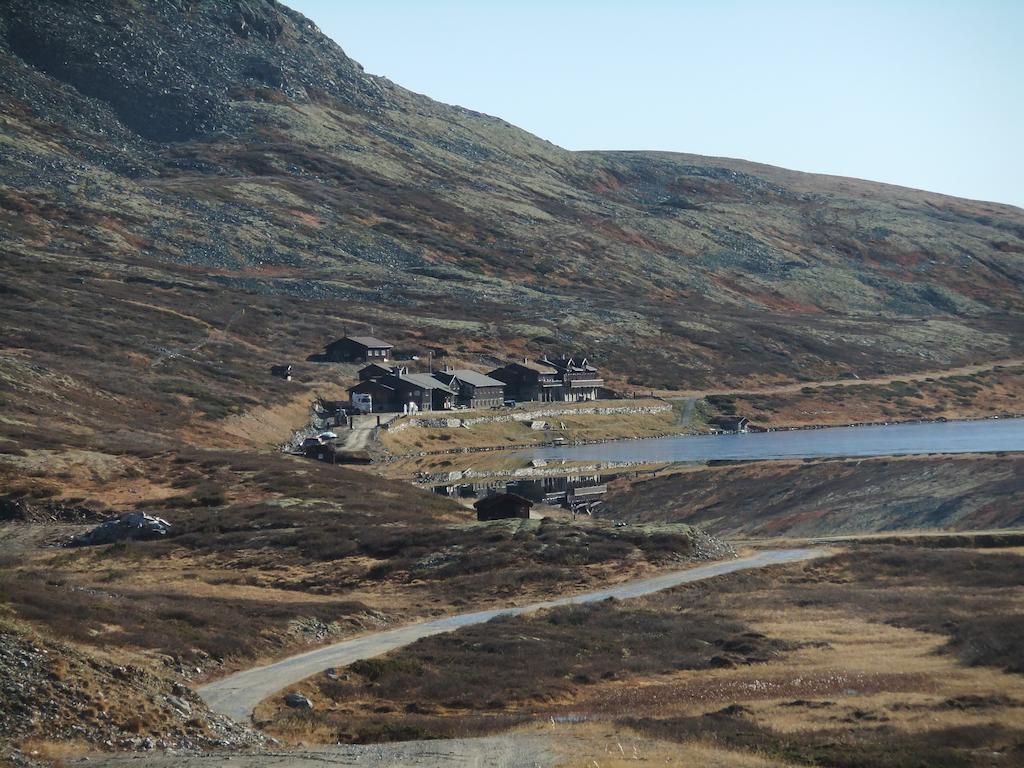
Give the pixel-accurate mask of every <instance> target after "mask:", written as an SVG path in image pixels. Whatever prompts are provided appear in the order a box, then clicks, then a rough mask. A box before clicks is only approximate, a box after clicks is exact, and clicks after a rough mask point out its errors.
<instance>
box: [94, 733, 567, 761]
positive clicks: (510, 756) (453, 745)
mask: <svg viewBox="0 0 1024 768" xmlns="http://www.w3.org/2000/svg"><path fill="white" fill-rule="evenodd" d="M556 747H557V745H556V743H555V738H554V737H553V736H551V735H548V734H542V733H509V734H502V735H500V736H488V737H485V738H479V739H451V740H439V741H406V742H400V743H395V744H366V745H346V746H336V747H319V748H315V749H294V750H284V749H279V750H276V751H275V750H272V749H271V750H266V751H263V752H254V753H244V752H241V753H240V752H211V753H207V754H201V755H186V754H173V755H172V754H164V753H150V754H137V753H136V754H131V755H127V754H125V755H90V756H89V762H88V765H89V766H92V768H128V767H129V766H146V768H212V767H213V766H217V767H218V768H221V767H222V766H228V767H229V768H325V766H327V767H329V766H342V765H359V766H365V767H366V768H384V767H385V766H386V767H387V768H392V767H395V768H397V767H398V766H416V767H417V768H484V766H486V767H487V768H534V767H535V766H545V767H546V766H551V765H556V764H558V763H561V762H562V758H561V757H560V756H559V755H558V753H557V751H556Z"/></svg>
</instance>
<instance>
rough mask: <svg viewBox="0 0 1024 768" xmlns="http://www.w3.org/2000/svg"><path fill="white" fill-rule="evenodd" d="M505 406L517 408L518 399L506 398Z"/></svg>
mask: <svg viewBox="0 0 1024 768" xmlns="http://www.w3.org/2000/svg"><path fill="white" fill-rule="evenodd" d="M505 407H506V408H515V407H516V401H515V400H506V401H505Z"/></svg>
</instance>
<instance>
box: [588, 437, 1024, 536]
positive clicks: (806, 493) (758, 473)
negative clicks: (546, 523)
mask: <svg viewBox="0 0 1024 768" xmlns="http://www.w3.org/2000/svg"><path fill="white" fill-rule="evenodd" d="M1022 505H1024V458H1022V457H1021V456H1019V455H1016V454H1009V455H1005V456H1002V455H994V456H988V455H985V456H943V457H905V458H885V457H881V458H866V459H816V460H807V461H777V462H775V461H773V462H736V463H728V462H726V463H719V464H717V465H716V466H707V467H699V468H688V469H683V470H681V471H672V472H670V473H669V474H665V475H663V476H661V477H656V478H654V479H650V480H643V481H640V482H636V483H633V484H632V485H620V486H619V487H617V488H614V489H613V491H612V493H610V494H609V496H608V509H607V511H605V512H602V515H605V516H610V517H615V518H624V519H627V520H634V521H648V522H653V521H660V522H680V523H689V524H691V525H699V526H701V527H703V528H705V529H706V530H708V531H711V532H713V533H715V534H716V535H728V536H733V537H756V538H761V537H766V536H791V537H802V536H828V535H835V534H857V533H862V534H863V533H872V532H890V533H891V532H897V531H907V530H948V531H969V530H983V529H998V528H1012V527H1019V526H1020V525H1021V524H1024V517H1022V509H1024V506H1022Z"/></svg>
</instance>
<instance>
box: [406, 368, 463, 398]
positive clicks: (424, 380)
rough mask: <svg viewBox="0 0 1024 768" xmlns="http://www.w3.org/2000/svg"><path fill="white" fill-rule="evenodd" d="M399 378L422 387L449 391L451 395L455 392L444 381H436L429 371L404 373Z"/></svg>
mask: <svg viewBox="0 0 1024 768" xmlns="http://www.w3.org/2000/svg"><path fill="white" fill-rule="evenodd" d="M400 378H401V379H402V381H408V382H410V383H411V384H415V385H416V386H417V387H420V388H422V389H440V390H441V391H442V392H449V393H451V394H453V395H454V394H455V390H453V389H452V388H451V387H449V386H448V385H447V384H445V383H444V382H441V381H438V380H437V379H435V378H434V377H433V376H431V375H430V374H429V373H406V374H403V375H402V376H401V377H400Z"/></svg>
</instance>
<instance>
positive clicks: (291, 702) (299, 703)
mask: <svg viewBox="0 0 1024 768" xmlns="http://www.w3.org/2000/svg"><path fill="white" fill-rule="evenodd" d="M284 703H285V704H287V705H288V706H289V707H294V708H295V709H312V708H313V702H312V701H310V700H309V699H307V698H306V697H305V696H303V695H302V694H301V693H294V692H292V693H289V694H288V695H287V696H285V697H284Z"/></svg>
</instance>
